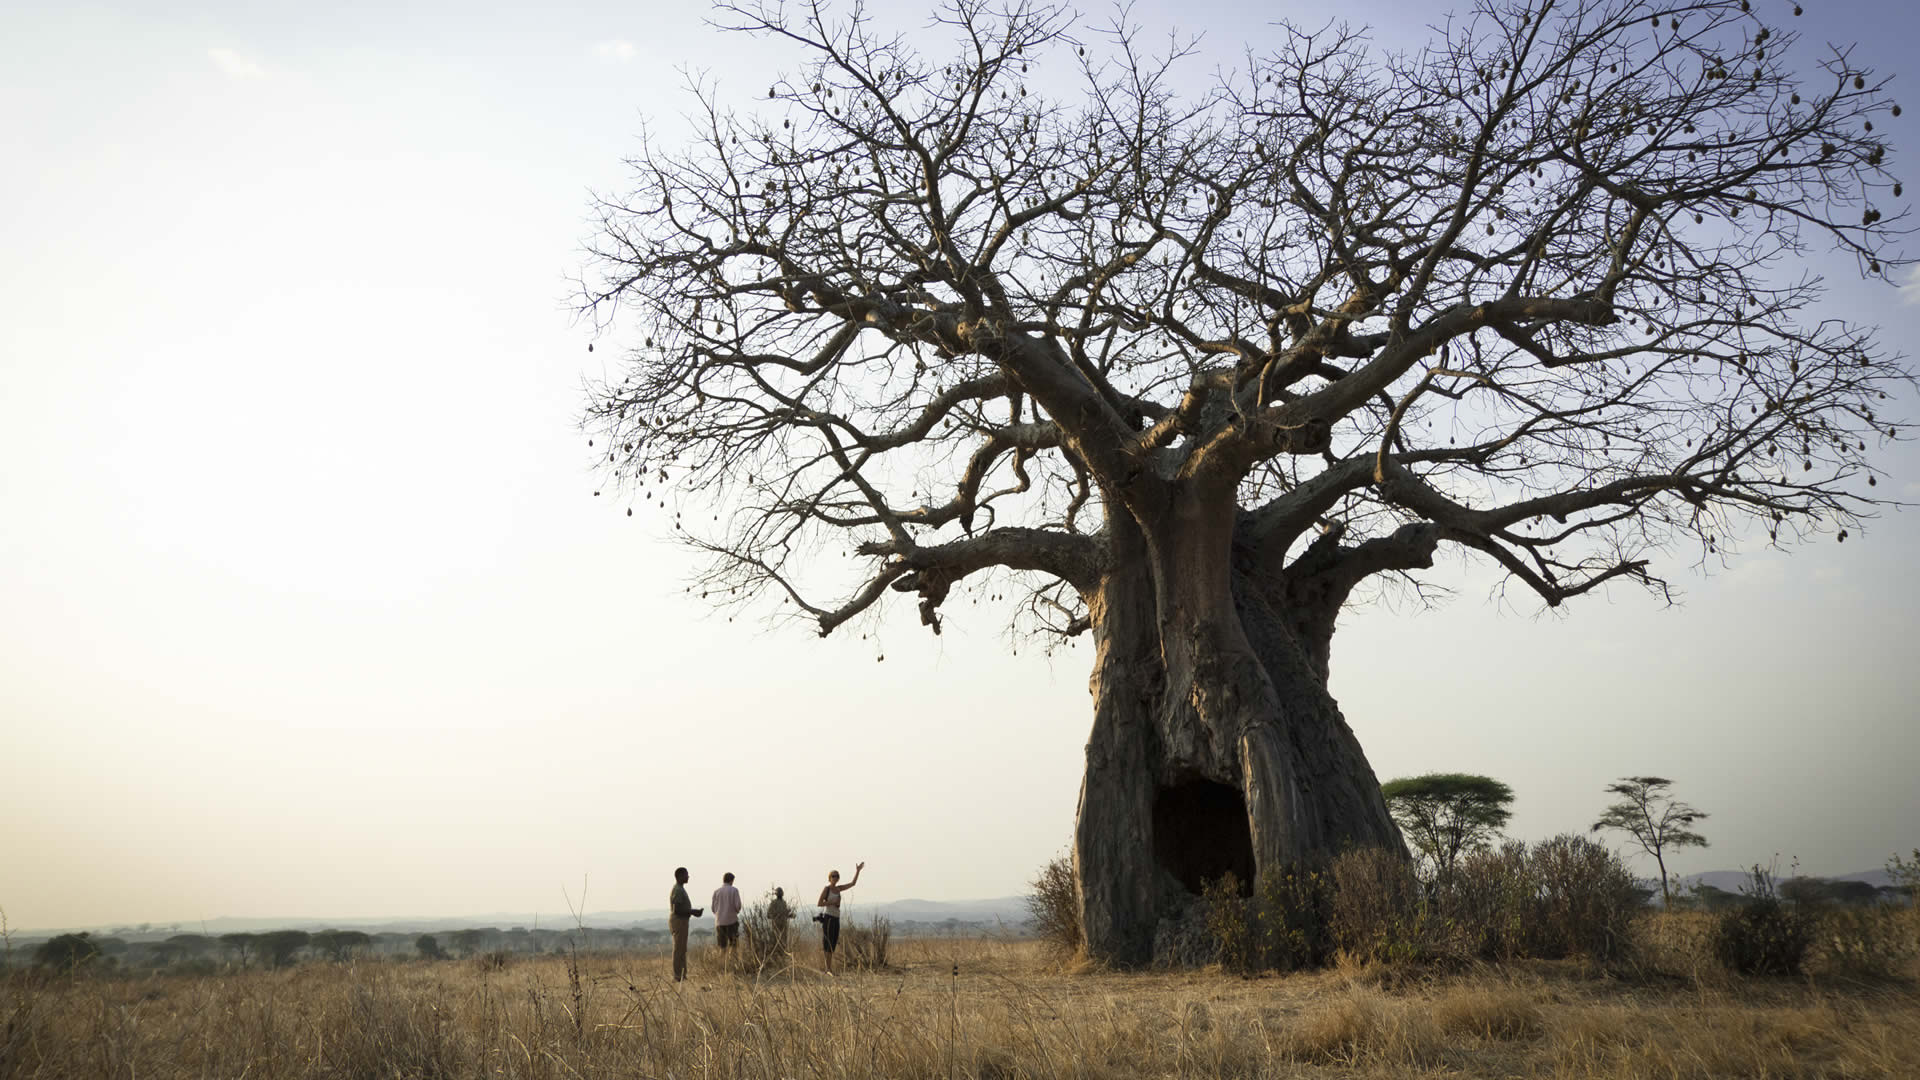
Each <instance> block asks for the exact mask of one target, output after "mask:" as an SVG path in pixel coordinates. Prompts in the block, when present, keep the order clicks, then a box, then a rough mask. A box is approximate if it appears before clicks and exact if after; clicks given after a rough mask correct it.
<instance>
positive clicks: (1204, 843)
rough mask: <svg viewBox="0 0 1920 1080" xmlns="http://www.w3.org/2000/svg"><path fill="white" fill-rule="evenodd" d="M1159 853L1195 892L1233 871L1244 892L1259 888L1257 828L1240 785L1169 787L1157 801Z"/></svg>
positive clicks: (1157, 856)
mask: <svg viewBox="0 0 1920 1080" xmlns="http://www.w3.org/2000/svg"><path fill="white" fill-rule="evenodd" d="M1153 855H1154V861H1156V862H1158V863H1159V864H1160V867H1161V869H1163V870H1165V871H1166V872H1167V873H1169V874H1172V875H1173V876H1174V878H1175V879H1176V880H1178V881H1179V882H1180V884H1181V885H1183V886H1185V887H1186V890H1187V891H1188V892H1190V893H1195V894H1198V893H1199V892H1200V890H1201V889H1202V888H1204V887H1205V884H1206V883H1207V882H1209V881H1213V880H1215V879H1216V878H1218V877H1220V875H1222V874H1225V873H1227V872H1228V871H1232V872H1233V875H1234V877H1236V878H1239V879H1240V889H1241V891H1242V892H1243V893H1251V892H1252V891H1253V832H1252V831H1251V830H1250V829H1249V828H1248V827H1247V800H1246V799H1245V798H1243V797H1242V796H1241V794H1240V792H1239V790H1238V789H1237V788H1230V787H1228V786H1227V785H1225V784H1216V783H1214V782H1213V781H1211V780H1187V781H1184V782H1182V783H1178V784H1174V785H1172V786H1170V787H1163V788H1161V789H1160V791H1159V793H1158V794H1156V795H1155V796H1154V800H1153Z"/></svg>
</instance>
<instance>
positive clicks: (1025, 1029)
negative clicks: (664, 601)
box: [0, 911, 1920, 1080]
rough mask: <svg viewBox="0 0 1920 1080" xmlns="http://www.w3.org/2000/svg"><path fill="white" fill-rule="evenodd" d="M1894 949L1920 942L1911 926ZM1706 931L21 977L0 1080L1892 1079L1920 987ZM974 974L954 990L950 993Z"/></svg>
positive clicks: (5, 1001) (12, 996) (972, 947)
mask: <svg viewBox="0 0 1920 1080" xmlns="http://www.w3.org/2000/svg"><path fill="white" fill-rule="evenodd" d="M1892 914H1894V915H1895V916H1896V917H1897V918H1899V919H1903V920H1905V921H1904V922H1900V923H1898V924H1897V926H1896V929H1898V930H1900V931H1901V932H1903V933H1908V934H1911V933H1912V932H1913V929H1914V921H1913V913H1912V912H1910V911H1905V912H1895V913H1892ZM1709 924H1710V920H1708V919H1707V918H1706V917H1705V916H1698V915H1695V916H1688V915H1675V916H1666V917H1650V918H1647V919H1644V920H1643V921H1642V922H1641V923H1640V924H1639V926H1638V928H1637V932H1638V936H1639V938H1640V942H1639V944H1640V947H1639V948H1638V949H1637V950H1636V954H1637V956H1638V957H1639V959H1637V960H1636V961H1635V964H1634V966H1631V967H1625V968H1622V967H1610V968H1603V967H1598V966H1594V965H1592V964H1590V963H1588V962H1586V961H1577V960H1576V961H1525V962H1515V963H1510V964H1504V965H1498V966H1487V965H1480V966H1474V967H1470V968H1466V969H1458V968H1445V967H1435V966H1423V965H1414V964H1395V965H1367V964H1362V963H1360V962H1358V961H1357V960H1354V959H1353V958H1352V957H1351V956H1348V957H1345V958H1343V960H1342V961H1341V962H1340V963H1338V964H1336V965H1335V966H1334V967H1333V968H1331V969H1328V970H1322V971H1315V972H1305V973H1295V974H1291V975H1285V976H1272V975H1269V976H1264V977H1257V978H1242V977H1238V976H1235V975H1232V974H1229V973H1226V972H1224V971H1222V970H1221V969H1220V968H1218V967H1214V968H1208V969H1203V970H1198V971H1158V972H1113V971H1106V970H1102V969H1099V968H1097V967H1095V966H1093V965H1089V964H1087V963H1085V962H1084V961H1080V962H1076V961H1066V962H1063V961H1062V960H1061V959H1060V957H1059V953H1058V951H1057V950H1055V949H1051V948H1049V947H1048V946H1046V945H1045V944H1043V943H1041V942H1035V941H1002V940H936V939H896V940H895V941H893V942H892V946H891V954H890V964H889V965H888V966H886V967H883V968H878V969H874V970H868V971H858V972H853V973H850V974H843V975H840V976H838V977H828V976H826V975H824V974H823V973H822V972H820V971H819V970H818V967H817V957H816V956H815V955H814V954H812V953H811V952H809V951H806V950H803V951H802V957H801V959H799V960H794V961H792V962H789V963H786V964H783V965H771V966H768V967H766V968H764V969H762V970H760V971H757V972H747V971H745V970H743V969H742V968H740V967H738V966H734V965H730V964H728V963H727V962H725V961H724V960H722V959H721V957H720V956H719V954H717V953H715V952H713V951H712V950H704V951H699V952H696V954H695V958H694V969H693V975H692V978H691V979H690V980H689V981H688V982H686V983H682V984H675V983H673V982H672V981H671V980H670V979H669V978H668V958H667V956H666V954H665V953H664V952H658V951H649V952H610V953H582V954H577V955H572V956H569V955H564V954H563V955H552V954H549V955H544V956H530V957H515V958H511V959H508V960H507V961H506V962H504V963H500V962H487V963H482V962H480V960H481V958H475V959H472V960H463V961H450V962H437V963H436V962H427V961H421V960H413V961H386V962H360V963H344V964H340V963H309V964H305V965H301V966H298V967H294V968H291V969H285V970H278V971H239V972H232V973H226V974H212V975H148V976H131V975H116V974H113V973H95V974H85V973H82V974H80V975H78V976H66V977H57V976H50V975H46V974H39V973H16V974H13V975H10V976H8V977H7V980H6V982H5V983H4V997H3V998H0V1015H4V1021H0V1024H3V1028H0V1030H3V1031H4V1034H0V1077H16V1076H18V1077H47V1078H53V1077H88V1078H93V1077H127V1078H133V1077H151V1078H155V1080H164V1078H169V1077H236V1076H242V1075H244V1076H247V1077H248V1078H250V1080H276V1078H323V1077H325V1078H333V1077H343V1078H345V1077H353V1078H358V1077H367V1078H374V1077H381V1078H386V1077H394V1078H401V1077H419V1078H437V1077H448V1078H454V1077H469V1076H471V1077H480V1076H497V1077H528V1078H535V1077H554V1078H562V1077H591V1076H608V1077H613V1076H619V1077H628V1076H646V1077H694V1076H697V1077H702V1078H719V1080H724V1078H733V1077H740V1078H762V1077H765V1078H774V1077H868V1076H902V1077H906V1076H924V1077H963V1076H964V1077H975V1078H988V1077H993V1078H1011V1077H1024V1076H1033V1077H1055V1076H1070V1077H1122V1076H1248V1077H1253V1076H1275V1077H1294V1076H1298V1077H1317V1076H1328V1077H1333V1076H1338V1077H1356V1076H1358V1077H1387V1076H1392V1077H1401V1076H1415V1077H1419V1076H1435V1077H1438V1076H1456V1077H1457V1076H1543V1077H1544V1076H1551V1077H1618V1078H1626V1077H1645V1076H1659V1077H1676V1078H1680V1077H1703V1078H1704V1077H1728V1076H1739V1077H1809V1078H1810V1077H1834V1076H1846V1077H1897V1076H1911V1075H1913V1070H1914V1068H1915V1063H1916V1062H1920V987H1916V984H1915V982H1914V976H1915V975H1916V974H1920V972H1916V971H1915V970H1914V969H1913V965H1912V963H1911V958H1910V957H1909V960H1908V961H1907V963H1906V968H1905V970H1903V971H1901V972H1898V973H1893V974H1864V973H1860V972H1856V971H1854V970H1853V969H1852V968H1850V967H1847V966H1846V965H1845V963H1844V962H1843V961H1844V959H1845V958H1844V957H1841V958H1840V960H1836V959H1835V958H1834V956H1833V955H1829V954H1822V955H1821V956H1819V957H1817V958H1816V961H1815V962H1814V963H1813V964H1812V968H1811V974H1809V975H1808V976H1807V977H1804V978H1799V979H1777V978H1776V979H1755V978H1741V977H1736V976H1732V975H1728V974H1726V973H1725V972H1724V971H1723V970H1722V969H1720V968H1718V967H1717V966H1715V965H1714V963H1713V955H1712V944H1711V936H1712V935H1711V926H1710V925H1709ZM956 972H957V974H956Z"/></svg>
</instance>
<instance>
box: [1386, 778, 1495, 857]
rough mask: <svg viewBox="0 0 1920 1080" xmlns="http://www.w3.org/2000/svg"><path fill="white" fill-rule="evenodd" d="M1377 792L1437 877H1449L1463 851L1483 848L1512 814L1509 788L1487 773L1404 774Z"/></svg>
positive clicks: (1403, 832) (1402, 831) (1403, 833)
mask: <svg viewBox="0 0 1920 1080" xmlns="http://www.w3.org/2000/svg"><path fill="white" fill-rule="evenodd" d="M1380 794H1381V795H1382V796H1384V797H1385V798H1386V800H1387V812H1388V813H1390V814H1392V815H1393V820H1394V822H1395V823H1397V824H1398V825H1399V826H1400V832H1401V835H1403V836H1405V837H1406V838H1407V839H1408V840H1409V841H1411V842H1412V844H1413V847H1414V850H1415V851H1417V852H1419V853H1420V855H1422V856H1424V857H1425V858H1426V859H1427V860H1428V861H1429V862H1431V863H1432V864H1433V877H1434V880H1435V881H1444V880H1446V879H1447V878H1448V877H1451V876H1452V874H1453V866H1454V863H1455V862H1457V861H1458V860H1459V858H1460V856H1461V854H1462V853H1463V852H1468V851H1479V850H1481V849H1482V848H1485V847H1486V846H1487V845H1488V844H1489V843H1490V842H1492V840H1493V837H1494V836H1495V834H1497V833H1498V832H1499V831H1500V830H1501V829H1502V828H1503V827H1505V825H1506V824H1507V820H1508V819H1509V818H1511V817H1512V816H1513V812H1512V811H1511V810H1509V809H1507V807H1508V805H1509V804H1511V803H1512V802H1513V789H1512V788H1510V787H1508V786H1507V785H1505V784H1503V783H1501V782H1500V781H1498V780H1495V779H1494V778H1492V777H1491V776H1475V775H1473V774H1471V773H1426V774H1424V775H1422V776H1406V777H1401V778H1400V779H1398V780H1389V781H1387V782H1386V783H1384V784H1382V785H1380Z"/></svg>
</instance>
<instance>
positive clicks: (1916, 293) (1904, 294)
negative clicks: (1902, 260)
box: [1900, 266, 1920, 304]
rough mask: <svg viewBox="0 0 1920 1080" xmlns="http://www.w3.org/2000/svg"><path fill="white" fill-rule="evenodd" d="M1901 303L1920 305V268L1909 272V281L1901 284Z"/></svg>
mask: <svg viewBox="0 0 1920 1080" xmlns="http://www.w3.org/2000/svg"><path fill="white" fill-rule="evenodd" d="M1900 302H1901V303H1902V304H1920V266H1915V267H1912V268H1910V269H1909V270H1908V271H1907V280H1905V281H1903V282H1901V283H1900Z"/></svg>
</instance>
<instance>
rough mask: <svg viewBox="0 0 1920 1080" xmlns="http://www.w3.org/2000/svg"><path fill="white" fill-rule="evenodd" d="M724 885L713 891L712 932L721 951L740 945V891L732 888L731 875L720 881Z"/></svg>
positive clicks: (730, 873)
mask: <svg viewBox="0 0 1920 1080" xmlns="http://www.w3.org/2000/svg"><path fill="white" fill-rule="evenodd" d="M720 880H721V881H722V882H724V884H722V885H721V886H720V887H719V888H717V889H715V890H713V904H712V905H711V906H712V908H713V932H714V936H715V938H717V939H718V941H719V945H720V948H721V949H723V950H724V949H731V948H735V947H736V946H738V945H739V944H740V890H739V889H736V888H734V887H733V873H732V872H731V871H729V872H728V873H727V874H726V876H725V877H723V878H721V879H720Z"/></svg>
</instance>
